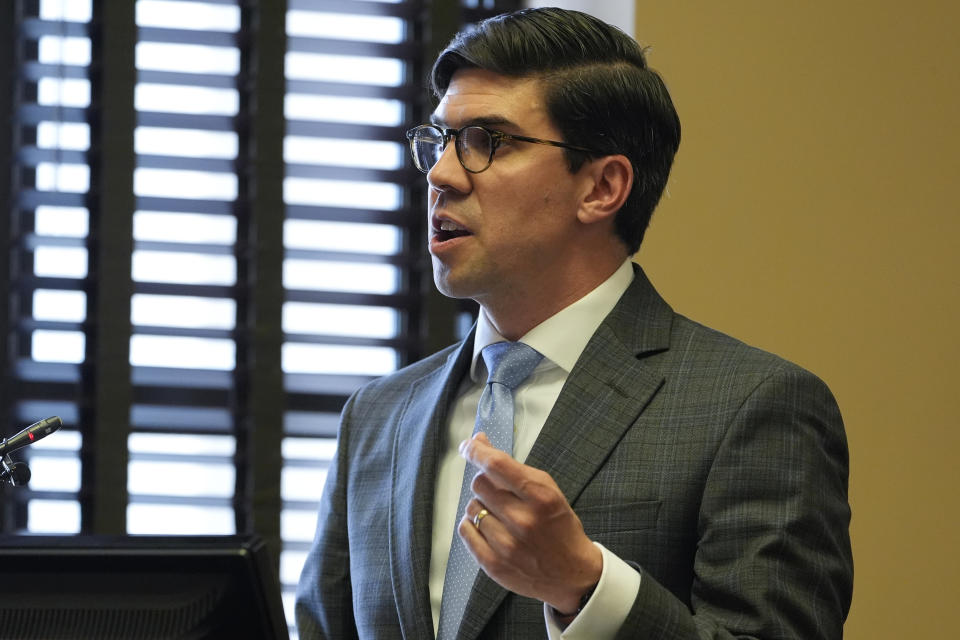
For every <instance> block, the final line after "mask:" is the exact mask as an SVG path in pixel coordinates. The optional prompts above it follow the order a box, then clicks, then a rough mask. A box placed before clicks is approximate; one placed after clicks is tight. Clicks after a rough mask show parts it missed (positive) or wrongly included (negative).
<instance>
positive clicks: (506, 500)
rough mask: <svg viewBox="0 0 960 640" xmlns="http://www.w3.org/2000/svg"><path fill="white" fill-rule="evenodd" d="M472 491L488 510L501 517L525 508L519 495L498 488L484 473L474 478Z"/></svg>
mask: <svg viewBox="0 0 960 640" xmlns="http://www.w3.org/2000/svg"><path fill="white" fill-rule="evenodd" d="M470 491H472V492H473V495H474V496H476V497H477V499H478V500H479V501H480V502H481V503H483V505H485V506H486V507H487V509H489V510H490V511H491V512H493V513H498V514H500V515H501V516H504V515H507V514H509V513H511V512H513V511H515V510H517V509H523V508H524V503H523V500H522V499H521V498H520V497H518V496H517V494H515V493H514V492H513V491H510V490H509V489H504V488H502V487H500V486H498V485H497V484H495V483H494V482H493V481H492V480H491V479H490V477H489V476H488V475H487V474H485V473H483V472H480V473H478V474H476V475H475V476H474V477H473V480H472V481H471V482H470Z"/></svg>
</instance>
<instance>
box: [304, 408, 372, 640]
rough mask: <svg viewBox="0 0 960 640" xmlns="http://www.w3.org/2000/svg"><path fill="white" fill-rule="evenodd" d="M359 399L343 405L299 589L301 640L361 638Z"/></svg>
mask: <svg viewBox="0 0 960 640" xmlns="http://www.w3.org/2000/svg"><path fill="white" fill-rule="evenodd" d="M355 397H356V396H354V397H352V398H350V400H348V401H347V403H346V405H345V406H344V409H343V413H342V415H341V420H340V429H339V434H338V437H337V453H336V457H335V459H334V461H333V464H332V465H331V466H330V469H329V471H328V473H327V479H326V483H325V484H324V487H323V496H322V497H321V499H320V510H319V514H318V516H317V532H316V535H315V537H314V540H313V544H312V546H311V548H310V551H309V553H308V554H307V560H306V563H305V564H304V567H303V572H302V573H301V574H300V582H299V585H298V586H297V598H296V605H295V615H296V623H297V631H298V633H299V636H300V638H301V640H326V639H336V640H340V639H341V638H342V639H349V638H356V637H357V630H356V625H355V623H354V618H353V590H352V588H351V582H350V549H349V545H348V540H347V531H348V529H347V479H348V468H347V467H348V459H349V450H350V447H349V428H348V425H349V416H350V413H351V409H352V407H353V403H354V399H355Z"/></svg>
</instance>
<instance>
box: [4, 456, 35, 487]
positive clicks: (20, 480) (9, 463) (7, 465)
mask: <svg viewBox="0 0 960 640" xmlns="http://www.w3.org/2000/svg"><path fill="white" fill-rule="evenodd" d="M28 482H30V467H28V466H27V463H26V462H14V461H13V458H11V457H10V454H7V455H5V456H3V457H0V485H2V484H3V483H9V484H10V485H11V486H14V487H22V486H23V485H25V484H27V483H28Z"/></svg>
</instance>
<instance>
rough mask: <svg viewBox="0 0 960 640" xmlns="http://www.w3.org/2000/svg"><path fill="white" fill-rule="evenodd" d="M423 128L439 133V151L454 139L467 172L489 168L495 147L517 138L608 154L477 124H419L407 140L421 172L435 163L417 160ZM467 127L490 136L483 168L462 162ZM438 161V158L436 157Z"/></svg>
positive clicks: (428, 169) (458, 154) (596, 153)
mask: <svg viewBox="0 0 960 640" xmlns="http://www.w3.org/2000/svg"><path fill="white" fill-rule="evenodd" d="M424 129H433V130H434V131H436V132H438V133H439V134H440V139H441V140H442V141H443V145H442V146H441V153H442V151H443V149H446V148H447V145H448V144H450V140H451V139H455V143H454V149H456V151H457V160H458V161H459V162H460V166H461V167H463V170H464V171H466V172H468V173H483V172H484V171H486V170H487V169H489V168H490V165H491V164H493V156H494V154H496V152H497V148H498V147H499V146H500V144H501V143H502V142H503V141H504V140H519V141H520V142H530V143H533V144H545V145H549V146H551V147H561V148H563V149H572V150H573V151H580V152H582V153H589V154H590V155H594V156H597V155H608V154H606V153H603V152H601V151H597V150H596V149H587V148H586V147H579V146H577V145H574V144H568V143H566V142H559V141H557V140H544V139H543V138H531V137H530V136H521V135H516V134H513V133H504V132H503V131H497V130H496V129H490V128H489V127H484V126H483V125H479V124H470V125H467V126H465V127H460V128H459V129H444V128H443V127H438V126H437V125H435V124H421V125H419V126H416V127H414V128H413V129H410V130H409V131H407V140H409V141H410V155H411V157H413V164H414V166H415V167H416V168H417V169H418V170H419V171H420V172H421V173H430V170H431V169H433V167H434V166H436V163H434V164H433V166H431V167H429V168H427V169H424V168H423V167H421V166H420V162H419V161H418V160H417V151H416V144H417V143H416V137H417V134H418V133H419V132H421V131H423V130H424ZM467 129H480V130H482V131H484V132H486V134H487V135H488V136H490V155H489V156H488V157H487V163H486V164H485V165H484V167H483V169H470V168H469V167H467V165H465V164H464V163H463V155H462V154H463V148H462V145H461V143H460V140H462V139H463V138H461V137H460V134H461V133H462V132H464V131H466V130H467ZM437 160H438V161H439V158H438V159H437Z"/></svg>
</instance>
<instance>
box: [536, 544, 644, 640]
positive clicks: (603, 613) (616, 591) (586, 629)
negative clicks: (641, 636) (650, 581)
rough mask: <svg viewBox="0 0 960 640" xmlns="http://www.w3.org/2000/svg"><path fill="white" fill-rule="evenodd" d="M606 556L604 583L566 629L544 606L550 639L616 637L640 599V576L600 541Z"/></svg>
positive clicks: (576, 639) (549, 608) (601, 578)
mask: <svg viewBox="0 0 960 640" xmlns="http://www.w3.org/2000/svg"><path fill="white" fill-rule="evenodd" d="M593 544H595V545H597V548H599V549H600V552H601V553H602V554H603V571H602V572H601V573H600V582H598V583H597V588H596V590H595V591H594V592H593V595H592V596H590V599H589V600H588V601H587V605H586V606H585V607H584V608H583V610H582V611H580V613H579V614H578V615H577V617H576V618H574V619H573V622H571V623H570V624H569V625H568V626H567V628H566V629H561V628H560V625H559V623H558V622H557V619H556V617H555V616H554V615H553V607H551V606H550V605H548V604H546V603H544V605H543V617H544V620H545V621H546V624H547V636H548V637H549V638H550V640H606V639H611V640H612V638H614V637H615V636H616V635H617V632H618V631H619V630H620V627H622V626H623V623H624V622H626V620H627V616H628V615H630V609H632V608H633V603H634V601H635V600H636V599H637V593H639V591H640V573H639V572H638V571H637V570H636V569H634V568H633V567H631V566H630V565H629V564H627V563H626V562H624V561H623V560H621V559H620V558H618V557H617V556H616V555H614V554H613V553H611V552H610V551H608V550H607V548H606V547H604V546H603V545H602V544H600V543H598V542H594V543H593Z"/></svg>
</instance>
